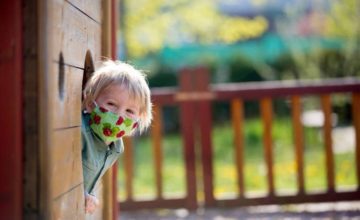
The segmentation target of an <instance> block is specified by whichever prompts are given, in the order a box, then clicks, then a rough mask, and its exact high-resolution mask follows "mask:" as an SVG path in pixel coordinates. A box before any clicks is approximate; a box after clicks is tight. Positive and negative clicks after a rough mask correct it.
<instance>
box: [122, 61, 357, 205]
mask: <svg viewBox="0 0 360 220" xmlns="http://www.w3.org/2000/svg"><path fill="white" fill-rule="evenodd" d="M359 92H360V81H359V80H358V79H355V78H351V79H335V80H321V81H311V80H308V81H306V80H305V81H296V82H294V81H293V82H254V83H232V84H231V83H230V84H229V83H225V84H215V85H212V84H210V76H209V72H208V70H207V69H205V68H195V69H184V70H183V71H182V72H181V73H180V74H179V88H176V87H167V88H153V89H152V99H153V103H154V122H153V126H152V132H151V139H152V148H153V161H154V165H153V167H154V177H155V192H156V196H155V198H154V199H152V200H150V199H146V200H141V199H139V198H138V199H134V194H133V185H134V178H135V175H134V172H135V170H134V163H136V161H135V159H134V155H133V153H132V151H133V150H132V146H131V144H128V145H127V148H126V151H125V155H124V163H123V166H124V172H125V175H124V177H125V187H126V192H125V193H126V198H125V200H124V201H122V202H121V203H120V207H121V209H122V210H138V209H141V208H143V209H151V208H184V207H186V208H187V209H189V210H195V209H197V208H198V207H201V206H202V204H204V206H205V207H217V208H225V207H226V208H229V207H240V206H252V205H270V204H299V203H313V202H316V203H320V202H338V201H357V200H359V198H360V117H359V114H358V112H359V111H360V93H359ZM336 94H349V95H350V97H351V106H352V125H353V126H354V129H355V151H354V154H355V155H354V158H355V161H354V164H355V166H356V167H355V172H356V173H355V176H356V177H355V178H356V186H355V188H354V189H350V190H346V191H343V190H339V189H338V188H337V187H336V181H335V175H336V169H335V160H334V158H335V157H334V152H333V142H332V130H333V122H332V120H333V117H332V97H333V96H334V95H336ZM306 96H316V97H319V102H320V106H321V109H320V111H321V112H322V113H323V116H324V123H323V125H322V130H321V133H320V134H321V136H322V137H323V140H324V146H323V147H324V151H323V152H324V155H325V156H324V158H325V169H326V171H325V173H326V175H325V176H326V189H325V190H324V191H322V192H315V193H314V192H308V191H307V190H306V189H305V180H306V179H305V178H306V176H305V143H304V135H305V134H304V125H303V122H302V120H301V116H302V113H303V102H302V100H303V99H304V98H305V97H306ZM277 98H284V99H286V100H288V103H289V105H290V111H291V118H292V125H291V127H290V126H289V132H291V133H292V134H293V145H292V146H293V149H294V155H295V157H294V160H295V163H296V182H297V190H296V192H295V193H290V194H281V193H279V191H278V189H276V188H275V175H274V169H275V168H274V166H275V161H274V139H273V136H272V134H273V123H274V119H275V114H274V102H275V99H277ZM248 100H252V101H256V102H258V103H259V106H260V107H259V108H260V117H261V121H262V127H263V137H262V139H263V141H262V143H263V149H264V161H265V167H266V176H267V177H266V183H267V193H266V194H265V195H261V196H255V197H254V196H250V197H249V196H248V195H247V194H246V193H247V189H246V187H245V181H246V180H245V174H244V172H245V143H244V126H245V125H244V124H245V118H244V117H245V116H244V111H245V109H244V108H245V106H244V105H245V104H244V103H245V101H248ZM215 102H224V103H229V105H230V115H231V116H230V119H231V124H232V130H233V143H234V145H233V149H234V151H233V152H234V164H233V166H234V167H236V183H237V189H238V193H234V196H231V198H216V197H215V196H214V191H215V187H214V179H215V178H214V169H215V168H214V158H215V155H213V152H214V150H213V148H214V146H213V144H214V143H213V142H212V135H213V133H212V129H213V124H212V114H213V113H212V107H211V106H212V104H214V103H215ZM166 106H177V107H178V108H179V115H180V126H181V137H182V143H183V145H182V151H183V158H184V166H185V169H184V170H185V178H186V184H185V185H186V189H185V196H184V197H182V198H168V197H165V196H164V192H163V191H164V190H163V189H164V187H163V185H164V184H163V181H164V179H163V170H164V163H163V161H164V158H163V152H162V140H163V122H162V117H163V116H162V111H163V109H164V107H166ZM189 121H191V122H192V123H181V122H189ZM196 143H198V145H197V144H196ZM197 147H198V149H196V148H197ZM196 152H198V155H196ZM199 157H200V158H201V159H200V161H197V160H198V159H199ZM196 163H198V164H201V166H200V167H201V171H199V170H197V165H196ZM198 172H201V174H199V173H198ZM198 183H201V184H202V186H201V187H198V185H199V184H198ZM198 195H204V198H203V199H201V198H199V197H198Z"/></svg>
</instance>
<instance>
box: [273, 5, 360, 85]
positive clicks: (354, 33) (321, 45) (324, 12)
mask: <svg viewBox="0 0 360 220" xmlns="http://www.w3.org/2000/svg"><path fill="white" fill-rule="evenodd" d="M320 2H321V1H320ZM323 2H324V1H323ZM326 3H329V4H324V3H323V4H322V5H320V6H319V5H317V4H316V3H315V2H314V3H313V5H312V7H310V8H308V7H306V6H304V4H302V3H301V2H299V3H298V4H297V5H294V7H293V8H291V9H289V10H288V11H287V13H286V16H287V18H286V19H283V18H282V19H280V20H279V21H278V22H277V27H278V31H279V34H280V35H281V36H282V38H283V40H284V42H285V43H287V46H288V48H289V51H290V52H289V55H290V60H293V61H294V64H295V65H294V66H293V65H290V66H287V65H280V66H282V67H288V68H285V69H281V70H279V69H278V71H290V72H293V75H294V76H295V77H294V78H295V79H297V78H330V77H345V76H360V64H359V62H358V58H359V56H360V23H359V22H358V21H359V20H360V1H358V0H341V1H340V0H333V1H329V2H326ZM289 26H291V27H292V28H291V29H289ZM294 39H295V40H296V41H297V43H296V44H294V43H293V42H294ZM334 42H335V43H334ZM277 65H278V64H277ZM294 67H295V68H294ZM280 75H281V74H280Z"/></svg>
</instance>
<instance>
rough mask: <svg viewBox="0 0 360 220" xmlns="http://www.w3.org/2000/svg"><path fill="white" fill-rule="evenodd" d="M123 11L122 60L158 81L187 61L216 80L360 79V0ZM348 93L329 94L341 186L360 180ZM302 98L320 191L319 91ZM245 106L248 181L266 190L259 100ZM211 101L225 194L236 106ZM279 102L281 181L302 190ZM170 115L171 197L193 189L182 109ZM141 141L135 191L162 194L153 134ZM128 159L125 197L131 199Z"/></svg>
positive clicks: (308, 158)
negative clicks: (157, 188)
mask: <svg viewBox="0 0 360 220" xmlns="http://www.w3.org/2000/svg"><path fill="white" fill-rule="evenodd" d="M119 14H120V23H119V30H118V57H119V59H121V60H124V61H127V62H130V63H132V64H134V65H135V66H136V67H138V68H140V69H143V70H144V71H145V72H146V73H147V75H148V80H149V84H150V86H151V88H155V87H165V86H177V85H178V80H177V78H178V74H179V71H180V70H181V69H182V68H185V67H198V66H202V67H206V68H207V69H208V70H209V72H210V73H211V82H212V83H214V84H216V83H229V82H253V81H257V82H259V81H274V80H281V81H282V80H304V79H305V80H324V79H329V78H343V77H355V78H357V77H359V76H360V62H359V58H360V56H359V55H360V22H359V21H360V2H359V1H358V0H196V1H193V0H151V1H150V0H136V1H134V0H122V1H120V13H119ZM350 100H351V96H350V94H339V95H334V96H332V99H331V102H332V111H333V117H334V122H335V123H334V125H333V126H334V127H333V141H334V146H333V147H334V152H335V164H336V172H337V175H336V187H337V188H338V189H340V188H341V189H343V188H351V187H353V186H355V185H356V175H355V164H354V149H355V144H354V143H355V135H354V128H353V125H352V122H351V119H352V115H351V101H350ZM302 105H303V117H302V119H303V120H302V122H303V126H304V133H305V134H304V136H305V137H304V138H305V140H304V141H305V163H306V165H305V176H306V178H305V179H306V183H305V184H306V190H307V191H312V190H315V191H317V190H322V189H325V187H326V177H325V175H326V174H325V170H326V169H325V167H324V166H325V159H324V155H323V148H324V147H323V144H324V140H323V137H322V135H321V127H322V125H323V119H322V115H321V112H320V113H319V111H320V109H321V106H320V100H319V97H316V96H314V97H313V96H306V97H303V99H302ZM244 107H245V113H244V114H245V124H244V138H245V140H244V142H245V179H246V182H245V186H246V189H247V190H248V191H249V193H261V192H263V191H265V190H266V179H265V178H266V169H265V165H264V159H263V146H262V137H263V128H262V122H261V120H260V117H259V114H260V113H259V104H258V103H257V102H255V101H246V102H245V106H244ZM212 108H213V116H212V117H213V126H214V127H213V128H212V129H213V130H212V131H213V134H214V135H213V139H212V141H213V152H214V158H213V160H214V169H215V170H214V175H215V176H214V178H215V179H214V185H215V196H218V197H222V196H227V195H229V194H232V193H234V192H235V193H236V192H237V186H236V169H235V166H234V156H233V155H234V150H233V133H232V127H231V121H230V110H229V103H221V102H216V101H215V102H214V104H213V106H212ZM273 108H274V121H273V138H274V140H273V141H274V143H273V148H274V149H273V150H274V156H275V158H274V161H275V167H274V169H275V175H276V176H275V185H276V188H277V189H279V190H280V191H281V190H283V191H287V192H295V191H296V189H297V188H296V187H297V182H296V164H295V159H294V147H293V134H292V132H293V131H292V125H291V123H292V122H291V111H290V105H289V101H288V100H287V99H285V98H284V99H280V98H279V99H275V100H274V101H273ZM319 114H320V115H319ZM162 117H163V122H164V125H163V133H164V140H163V142H162V149H163V154H164V157H163V158H164V162H163V163H164V167H163V181H164V194H165V196H166V197H181V196H183V195H184V194H185V190H186V189H185V173H184V172H185V171H184V169H185V168H184V160H183V151H182V139H181V135H180V134H179V127H180V126H179V123H180V122H179V108H178V107H174V106H169V107H165V108H164V109H163V116H162ZM150 132H151V131H150ZM134 145H135V147H134V157H135V159H134V160H135V170H134V181H135V182H134V184H135V185H134V194H135V197H136V198H140V197H141V198H143V197H154V196H155V194H156V193H155V180H154V179H155V177H154V173H152V172H149V171H151V168H153V164H154V161H153V159H152V156H151V155H152V149H151V140H150V138H149V135H148V134H145V135H143V136H141V137H140V136H139V137H136V138H135V140H134ZM122 160H123V158H121V160H120V163H119V175H118V178H119V181H118V189H119V200H120V201H121V200H123V199H124V198H125V197H126V192H125V187H124V185H125V183H124V172H123V162H122ZM201 196H202V195H199V197H200V198H201Z"/></svg>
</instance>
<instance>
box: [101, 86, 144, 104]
mask: <svg viewBox="0 0 360 220" xmlns="http://www.w3.org/2000/svg"><path fill="white" fill-rule="evenodd" d="M99 95H101V96H104V97H108V98H111V97H119V96H127V97H130V98H131V99H133V100H134V101H136V102H137V101H139V100H138V99H139V97H138V96H137V95H136V94H135V93H134V92H131V90H130V89H129V87H128V86H126V85H125V84H121V83H111V84H110V85H108V86H106V87H105V88H104V89H103V90H102V91H101V92H100V94H99Z"/></svg>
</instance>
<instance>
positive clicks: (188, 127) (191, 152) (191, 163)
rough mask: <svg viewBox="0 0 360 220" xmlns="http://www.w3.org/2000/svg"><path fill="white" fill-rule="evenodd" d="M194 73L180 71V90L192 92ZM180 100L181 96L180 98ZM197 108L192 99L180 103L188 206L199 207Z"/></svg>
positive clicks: (186, 70)
mask: <svg viewBox="0 0 360 220" xmlns="http://www.w3.org/2000/svg"><path fill="white" fill-rule="evenodd" d="M192 74H193V73H192V72H191V71H190V70H189V69H184V70H183V71H182V72H181V73H180V92H190V91H192V89H193V83H194V81H193V79H192V76H191V75H192ZM178 100H179V98H178ZM194 114H195V108H194V103H193V102H192V101H185V100H182V102H181V103H180V121H181V133H182V135H183V143H184V155H185V157H184V158H185V166H186V169H185V173H186V188H187V197H186V198H187V208H189V209H196V208H197V199H196V198H197V196H196V193H197V191H196V166H195V143H194V131H195V129H194V120H195V117H194Z"/></svg>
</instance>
